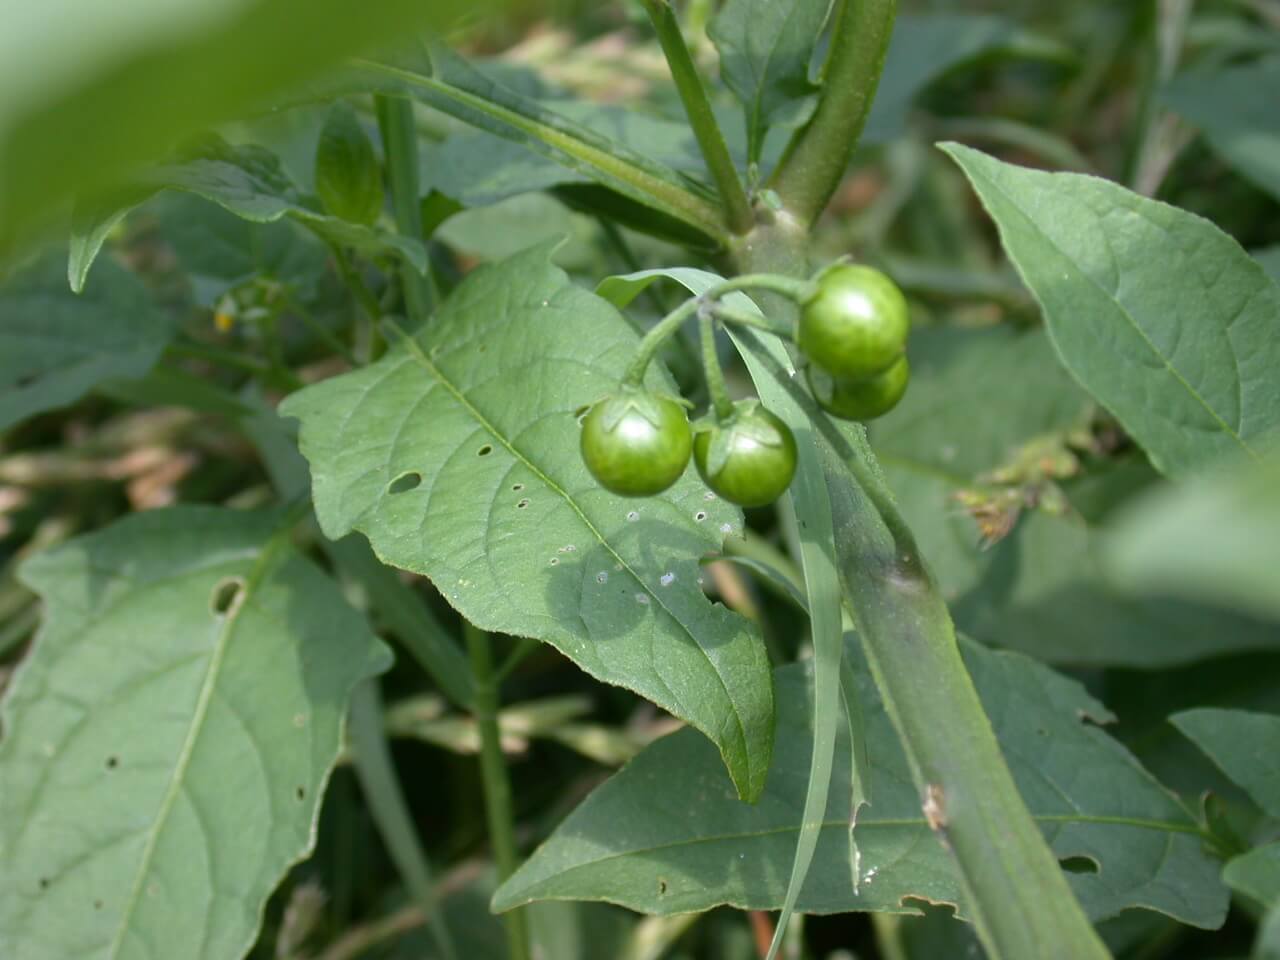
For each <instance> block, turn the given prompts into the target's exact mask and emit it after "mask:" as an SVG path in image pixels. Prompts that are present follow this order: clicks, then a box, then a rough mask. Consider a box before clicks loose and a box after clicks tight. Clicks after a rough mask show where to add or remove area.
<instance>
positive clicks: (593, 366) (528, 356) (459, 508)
mask: <svg viewBox="0 0 1280 960" xmlns="http://www.w3.org/2000/svg"><path fill="white" fill-rule="evenodd" d="M551 249H552V248H551V246H550V245H543V246H540V247H535V248H533V249H531V250H528V251H526V252H524V253H521V254H518V255H517V256H515V257H512V258H511V259H509V260H506V261H504V262H502V263H500V264H495V265H490V266H486V267H483V268H481V269H479V270H477V271H476V272H475V273H473V274H471V275H470V276H469V277H468V278H467V279H466V280H465V281H464V282H463V284H462V285H461V286H459V288H458V289H457V291H456V292H455V293H454V294H453V296H452V297H451V298H450V299H449V301H448V302H447V303H446V304H445V306H444V307H443V308H442V309H441V311H440V313H439V314H438V315H437V316H436V317H435V319H434V320H433V321H432V322H431V323H430V324H429V325H428V328H427V329H426V330H425V331H424V332H422V333H421V334H419V335H418V336H417V338H416V339H414V340H413V341H411V342H408V343H401V344H399V345H398V346H397V347H396V348H395V349H393V350H392V351H390V352H389V353H388V355H387V356H386V357H384V358H383V359H382V360H381V361H379V362H378V363H376V364H373V365H372V366H369V367H366V368H364V369H362V370H359V371H355V372H353V373H348V374H345V375H343V376H341V377H337V378H334V379H332V380H329V381H326V382H324V383H321V384H317V385H315V386H312V387H309V388H307V389H305V390H303V391H302V392H300V393H298V394H295V395H293V396H291V397H289V398H288V399H287V400H286V401H285V403H284V404H283V405H282V407H281V412H283V413H284V414H286V415H288V416H294V417H298V418H299V419H300V420H301V421H302V428H301V447H302V452H303V454H304V455H305V456H306V457H307V459H308V460H309V461H310V463H311V471H312V478H313V491H314V495H315V504H316V512H317V515H318V517H319V518H320V522H321V525H322V526H323V528H324V530H325V533H326V534H328V535H329V536H330V537H331V538H337V537H341V536H343V535H344V534H346V533H347V532H348V531H350V530H352V529H356V530H360V531H362V532H364V533H365V534H366V535H367V536H368V537H369V539H370V542H371V543H372V545H373V548H374V550H375V552H376V553H377V554H378V556H379V557H380V558H381V559H382V560H383V561H384V562H387V563H390V564H392V565H394V566H398V567H401V568H403V569H406V570H413V571H415V572H417V573H422V574H425V575H426V576H428V577H430V578H431V579H432V580H433V581H434V582H435V584H436V586H437V587H438V588H439V589H440V591H441V593H443V595H444V596H445V597H447V598H448V599H449V601H450V602H451V603H452V604H453V605H454V606H455V607H456V608H457V609H458V610H459V612H461V613H462V614H463V616H465V617H466V618H467V619H468V620H470V621H471V622H472V623H474V624H476V626H478V627H481V628H482V629H485V630H489V631H493V632H499V633H508V634H515V635H519V636H529V637H536V638H538V639H542V640H545V641H547V642H549V643H552V644H554V645H555V646H556V647H557V648H558V649H560V650H561V651H562V652H563V653H564V654H565V655H566V656H568V657H570V658H571V659H572V660H574V661H575V662H576V663H577V664H578V665H579V666H581V667H582V668H583V669H584V670H586V671H587V672H588V673H590V674H592V675H593V676H595V677H598V678H599V679H601V680H604V681H606V682H609V683H615V684H618V685H621V686H625V687H629V688H630V689H632V690H635V691H636V692H637V693H639V694H641V695H643V696H645V697H648V698H649V699H651V700H653V701H654V702H655V703H657V704H659V705H660V706H662V707H664V708H666V709H668V710H671V711H672V712H673V713H675V714H676V715H678V716H680V717H682V718H684V719H685V720H687V721H689V722H690V723H691V724H693V725H694V726H695V727H697V728H698V729H700V730H702V731H703V732H704V733H706V734H707V735H708V736H709V737H710V738H711V739H712V740H713V741H715V743H716V744H717V745H718V746H719V748H720V750H721V752H722V753H723V755H724V759H725V762H726V764H727V765H728V767H729V769H730V771H731V773H732V775H733V778H734V781H735V782H736V783H737V784H738V786H739V788H740V790H741V791H742V793H743V795H744V796H747V797H755V796H758V795H759V792H760V790H761V788H762V786H763V784H764V779H765V775H766V772H767V769H768V765H769V755H770V750H771V745H772V726H773V704H772V693H771V679H770V674H769V668H768V662H767V659H766V657H765V654H764V649H763V646H762V642H761V640H760V637H759V635H758V633H757V632H756V630H755V628H754V627H752V626H750V625H749V624H748V622H747V621H746V620H744V619H743V618H741V617H739V616H737V615H736V614H733V613H731V612H730V611H728V610H726V609H725V608H723V607H721V606H719V605H713V604H712V603H711V602H710V601H709V600H708V599H707V597H706V596H705V594H704V593H703V592H702V589H701V586H700V584H699V577H700V574H699V566H698V560H699V558H700V557H701V556H702V555H703V554H705V553H707V552H708V551H711V550H715V549H718V548H719V547H720V545H721V543H722V541H723V539H724V537H725V536H726V535H731V534H734V533H737V532H740V531H741V529H742V516H741V514H740V513H739V512H738V510H737V509H735V508H733V507H731V506H730V505H728V504H726V503H724V502H722V501H720V500H718V499H716V498H715V497H714V496H713V495H712V494H711V493H710V492H709V491H707V490H706V488H705V487H704V486H702V484H701V483H699V482H698V481H697V479H696V478H695V476H694V474H693V471H692V470H690V471H689V472H688V473H687V474H686V476H685V479H683V480H682V481H680V482H679V483H677V484H676V485H675V486H674V487H672V488H671V489H670V490H669V491H667V492H666V493H664V494H662V495H661V496H658V497H653V498H649V499H645V500H626V499H623V498H620V497H617V496H614V495H612V494H610V493H608V492H606V491H605V490H603V489H601V488H600V486H599V485H598V484H597V483H596V482H595V481H594V480H593V479H592V478H591V476H590V474H589V473H588V472H587V470H586V467H585V466H584V465H583V463H582V459H581V456H580V454H579V452H578V442H579V441H578V434H579V428H578V422H577V414H578V413H579V412H580V411H581V410H582V409H584V408H585V407H586V406H587V405H588V404H590V403H593V402H594V401H595V400H597V399H598V398H600V397H601V396H602V395H604V394H606V393H608V392H610V391H611V390H613V389H614V388H616V386H617V385H618V382H619V380H620V378H621V376H622V373H623V371H624V369H625V367H626V365H627V363H628V362H629V360H630V357H631V356H632V355H633V353H634V351H635V348H636V343H637V339H636V335H635V333H634V332H633V331H632V329H631V327H630V326H629V325H628V324H627V322H626V321H625V320H624V319H623V318H622V317H621V315H619V314H618V312H617V311H616V310H615V309H614V308H613V307H611V306H610V305H609V304H607V303H606V302H605V301H603V300H600V299H599V298H597V297H595V296H593V295H591V294H589V293H587V292H586V291H583V290H580V289H578V288H576V287H574V286H573V285H572V284H570V283H569V281H568V278H567V277H566V276H565V275H564V273H562V272H561V271H560V270H559V269H557V268H556V267H554V266H552V265H551V263H550V254H551ZM649 383H650V386H651V387H653V388H656V389H667V390H670V389H672V387H671V385H670V381H669V379H668V378H667V377H666V376H665V375H664V374H663V373H662V372H661V371H659V370H657V369H656V368H655V369H653V370H652V371H651V376H650V381H649Z"/></svg>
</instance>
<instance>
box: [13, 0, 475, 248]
mask: <svg viewBox="0 0 1280 960" xmlns="http://www.w3.org/2000/svg"><path fill="white" fill-rule="evenodd" d="M488 6H489V4H488V3H485V2H480V3H477V2H475V0H434V2H432V3H421V2H419V0H382V2H379V3H376V4H367V5H363V6H359V7H356V6H352V5H351V4H350V3H348V2H346V0H190V2H185V3H173V2H171V0H133V2H129V3H95V4H77V5H75V7H74V13H75V29H74V30H69V29H68V28H67V17H68V14H69V12H70V11H71V10H72V9H73V8H72V7H69V6H68V5H66V4H59V3H54V4H28V3H25V2H23V0H4V2H3V3H0V22H3V23H4V24H5V29H4V31H3V32H2V33H0V248H3V247H5V246H6V245H7V244H8V243H9V242H11V241H13V240H16V239H18V238H21V237H23V236H24V235H26V234H28V233H29V232H30V230H31V229H32V228H33V227H35V226H36V225H37V224H38V223H39V222H40V221H41V220H42V219H44V218H45V217H47V215H48V214H49V213H50V211H51V210H53V209H54V208H55V207H56V206H57V205H59V204H61V203H63V201H64V200H65V198H66V197H68V196H70V195H71V194H72V193H73V192H77V191H83V190H92V189H94V188H96V187H99V186H101V185H104V184H106V183H107V182H109V181H110V180H111V179H113V178H115V177H116V176H119V175H120V174H123V173H127V172H128V171H129V170H130V169H131V168H134V167H136V166H138V165H140V164H143V163H147V162H150V161H152V160H154V159H157V158H158V157H160V156H161V155H162V154H163V153H164V152H165V151H166V150H167V149H169V148H170V147H171V146H172V145H173V144H174V143H176V142H178V141H179V140H180V139H181V138H182V137H184V136H189V135H191V134H193V133H197V132H199V131H201V130H206V129H208V128H210V127H211V126H213V125H215V124H217V123H220V122H222V121H225V120H230V119H234V118H235V117H237V116H239V115H242V114H243V113H244V112H246V111H247V110H249V109H252V108H255V107H258V106H260V105H262V104H263V102H264V101H265V100H266V98H267V97H268V96H269V95H271V94H273V93H275V92H276V91H278V90H281V89H285V88H288V87H291V86H292V85H294V84H296V83H298V82H300V81H302V80H304V79H306V78H308V77H312V76H315V75H316V74H317V73H319V72H320V71H323V70H324V69H325V68H327V67H330V66H331V65H333V64H336V63H338V62H339V61H340V60H341V59H342V58H343V57H346V56H348V55H350V54H352V53H358V52H364V51H368V50H370V49H372V48H376V47H377V46H378V45H379V44H382V43H387V42H398V41H400V40H402V38H404V37H405V36H406V35H412V34H413V33H414V32H415V31H417V30H420V29H422V28H431V27H436V28H439V27H442V26H444V25H445V24H446V23H447V22H448V21H450V20H451V19H452V18H454V17H456V15H457V14H459V13H462V12H466V13H469V14H479V12H480V11H481V10H483V9H484V8H486V7H488ZM282 37H288V38H289V42H288V43H281V42H280V41H281V38H282Z"/></svg>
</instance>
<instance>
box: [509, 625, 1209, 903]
mask: <svg viewBox="0 0 1280 960" xmlns="http://www.w3.org/2000/svg"><path fill="white" fill-rule="evenodd" d="M962 649H963V653H964V657H965V664H966V666H967V668H968V670H969V672H970V673H971V674H972V676H973V680H974V683H975V685H976V686H977V689H978V692H979V694H980V695H981V696H982V698H983V703H984V706H985V707H986V709H987V713H988V714H989V715H990V716H991V717H992V719H993V721H994V723H995V727H996V732H997V735H998V737H999V739H1000V745H1001V748H1002V749H1003V751H1004V755H1005V757H1006V758H1007V760H1008V761H1009V764H1010V767H1011V769H1012V771H1013V774H1014V778H1015V779H1016V781H1017V784H1018V787H1019V789H1020V791H1021V793H1022V795H1023V796H1024V798H1025V799H1026V801H1027V804H1028V805H1029V807H1030V808H1031V810H1032V813H1033V815H1034V816H1035V817H1036V819H1037V821H1038V823H1039V825H1040V827H1041V829H1042V830H1043V831H1044V833H1045V836H1046V838H1047V839H1048V840H1049V842H1050V843H1051V844H1052V846H1053V850H1054V853H1055V855H1056V856H1057V857H1058V858H1060V859H1067V858H1085V859H1086V860H1088V861H1092V862H1093V863H1094V864H1095V865H1096V866H1097V868H1098V869H1097V871H1096V872H1093V871H1086V872H1080V873H1074V872H1073V873H1071V874H1070V877H1069V879H1070V882H1071V886H1072V888H1073V890H1074V891H1075V893H1076V895H1077V896H1079V897H1080V899H1081V901H1082V903H1083V904H1084V906H1085V908H1086V910H1087V911H1088V913H1089V914H1090V915H1091V916H1092V917H1094V918H1099V917H1104V916H1110V915H1113V914H1115V913H1117V912H1119V911H1120V910H1122V909H1125V908H1128V907H1139V906H1140V907H1144V908H1146V909H1152V910H1159V911H1161V912H1164V913H1168V914H1169V915H1171V916H1174V917H1177V918H1178V919H1180V920H1182V921H1183V922H1185V923H1190V924H1193V925H1196V926H1202V927H1206V928H1213V927H1216V926H1217V925H1218V924H1220V923H1221V922H1222V919H1223V917H1224V916H1225V911H1226V906H1227V903H1226V899H1227V898H1226V891H1225V889H1224V888H1223V887H1222V886H1221V884H1220V883H1219V881H1218V878H1217V872H1218V868H1217V864H1216V863H1215V862H1214V861H1213V860H1212V859H1210V858H1209V857H1208V856H1207V855H1206V854H1205V853H1204V851H1203V849H1202V844H1203V841H1202V838H1201V837H1200V835H1199V832H1198V828H1197V827H1196V824H1195V822H1194V821H1193V820H1192V818H1191V817H1190V815H1189V814H1188V813H1187V812H1186V811H1185V810H1184V809H1183V808H1182V807H1181V806H1180V805H1179V804H1178V803H1177V801H1176V800H1174V798H1173V797H1172V796H1171V795H1170V794H1168V793H1167V792H1166V791H1165V790H1164V789H1163V788H1161V787H1160V786H1159V784H1157V783H1156V782H1155V781H1154V780H1153V779H1152V778H1151V777H1150V776H1149V775H1148V774H1147V773H1146V772H1145V771H1144V770H1143V769H1142V768H1141V767H1140V766H1139V765H1138V764H1137V762H1136V761H1135V760H1134V759H1133V757H1132V756H1130V755H1129V753H1128V752H1127V751H1126V750H1125V749H1124V748H1123V747H1121V746H1120V745H1119V744H1118V743H1116V742H1115V741H1114V740H1112V739H1111V738H1110V737H1108V736H1107V735H1106V734H1104V733H1103V732H1102V731H1101V730H1100V729H1098V727H1096V726H1095V725H1093V724H1092V723H1086V722H1082V718H1088V719H1091V720H1094V721H1105V720H1108V719H1110V716H1109V714H1108V713H1107V712H1106V710H1105V709H1104V708H1103V707H1102V706H1101V704H1099V703H1098V702H1097V701H1095V700H1094V699H1093V698H1091V697H1090V696H1089V695H1088V694H1087V693H1085V691H1084V689H1083V688H1082V687H1081V686H1080V685H1079V684H1077V683H1076V682H1074V681H1072V680H1068V679H1066V678H1064V677H1061V676H1059V675H1057V674H1055V673H1053V672H1052V671H1050V670H1049V669H1047V668H1045V667H1043V666H1040V665H1039V664H1036V663H1035V662H1034V661H1032V660H1029V659H1027V658H1025V657H1022V656H1020V655H1018V654H1010V653H993V652H990V651H987V650H984V649H982V648H981V647H979V646H977V645H975V644H972V643H963V644H962ZM845 656H846V657H847V658H849V659H850V661H851V662H852V663H853V665H854V667H855V670H856V672H857V681H858V687H859V699H860V702H861V703H862V705H863V709H864V713H865V723H866V729H867V739H868V743H869V744H870V753H871V764H872V768H873V771H874V773H873V776H874V782H875V796H874V798H873V802H872V804H871V805H870V806H869V807H866V808H865V809H864V810H863V811H862V813H861V815H860V816H859V818H858V826H857V834H858V838H859V839H858V849H859V851H860V854H861V858H860V861H859V862H858V863H857V864H854V863H853V862H851V859H850V852H849V844H848V837H847V833H848V828H849V810H850V806H849V802H850V794H849V784H850V775H849V774H850V771H849V762H850V760H849V750H848V743H847V741H846V740H845V736H844V733H843V731H842V733H841V736H840V740H841V745H840V746H841V747H843V749H841V748H839V747H838V748H837V751H836V761H835V772H834V778H833V781H832V782H833V784H834V785H835V788H834V789H833V790H832V792H831V796H830V798H829V800H828V804H827V809H826V816H825V819H824V822H823V829H822V837H821V840H820V842H819V844H818V849H817V856H816V857H815V859H814V863H813V868H812V871H811V873H810V876H809V879H808V882H807V883H806V884H805V887H804V892H803V894H802V895H801V897H800V903H799V909H800V910H802V911H804V912H809V913H835V912H845V911H850V910H889V911H895V912H896V911H900V910H902V909H904V908H903V904H902V898H904V897H915V898H918V899H925V900H928V901H931V902H934V903H939V902H945V903H958V904H959V905H960V910H961V913H965V912H966V911H967V909H968V908H967V904H966V902H965V897H964V894H963V891H962V889H961V887H960V883H959V879H958V877H957V874H956V870H955V867H954V865H953V861H952V859H951V857H950V855H949V854H948V853H947V851H946V850H945V849H944V848H943V847H942V845H941V844H939V843H937V842H936V841H935V840H934V839H933V838H932V834H931V832H930V830H929V827H928V825H927V823H926V822H925V818H924V816H923V815H922V813H921V804H920V797H919V794H918V793H917V792H916V789H915V787H914V786H913V784H912V781H911V776H910V772H909V771H908V769H907V764H906V760H905V758H904V756H903V754H902V752H901V749H900V748H899V746H898V745H897V737H896V736H895V734H894V731H893V727H892V724H891V722H890V719H889V717H888V716H887V715H886V713H885V711H884V707H883V705H882V703H881V701H880V699H879V697H878V696H877V694H876V690H875V684H874V682H873V681H872V678H871V677H870V675H869V671H868V668H867V666H866V663H865V660H864V659H863V657H862V654H861V651H860V650H859V648H858V646H857V645H856V644H854V643H852V642H848V643H846V647H845ZM811 672H812V667H811V665H810V664H807V663H806V664H795V665H791V666H787V667H783V668H782V669H780V670H779V671H777V674H776V677H777V691H778V694H777V695H778V740H777V750H776V752H775V757H776V760H775V765H774V770H773V772H772V774H771V775H770V778H769V784H768V786H767V787H766V788H765V792H764V795H763V796H762V797H761V798H760V801H759V802H758V803H757V804H755V805H747V804H744V803H741V802H740V801H738V800H737V799H736V798H735V796H734V794H733V791H732V787H731V785H730V783H729V782H728V780H727V779H726V778H725V776H724V774H723V772H722V771H721V770H720V769H719V766H718V764H716V763H715V758H714V755H713V754H712V753H711V751H710V750H708V749H707V747H706V745H705V744H704V743H702V742H701V741H700V740H699V738H697V737H695V736H691V735H690V734H689V733H686V732H677V733H675V734H672V735H671V736H669V737H666V738H664V739H662V740H660V741H658V742H657V743H654V744H652V745H651V746H649V747H648V748H646V749H645V750H644V751H643V752H642V753H641V754H640V756H638V757H637V758H636V759H635V760H633V761H632V762H631V764H629V765H628V766H627V767H626V768H624V769H623V770H622V771H621V772H620V773H618V774H616V775H615V776H614V777H613V778H611V779H610V780H609V781H608V782H606V783H605V784H604V785H603V786H601V787H599V788H597V789H596V791H595V792H594V793H592V794H591V796H590V797H588V798H587V800H586V801H585V802H584V803H583V804H582V805H581V806H580V807H578V809H577V810H575V811H574V812H573V813H572V814H570V815H569V817H568V818H567V819H566V820H565V821H564V822H563V823H562V824H561V825H560V826H559V827H558V828H557V830H556V832H555V833H554V834H553V835H552V836H551V838H550V839H549V840H547V841H546V842H545V843H544V844H543V845H542V846H541V847H539V848H538V850H536V851H535V852H534V854H533V856H532V857H530V858H529V860H528V861H527V862H526V863H525V864H524V865H523V866H522V867H521V868H520V869H519V870H518V871H517V872H516V873H515V874H514V875H513V876H512V877H511V879H510V880H508V881H507V882H506V883H505V884H504V885H503V886H502V887H501V888H499V890H498V892H497V894H496V895H495V898H494V906H495V908H496V909H510V908H511V907H515V906H518V905H520V904H523V903H528V902H530V901H533V900H542V899H577V898H581V899H590V900H599V899H603V900H607V901H610V902H616V903H620V904H622V905H624V906H627V907H630V908H632V909H636V910H641V911H645V912H652V913H663V914H668V913H679V912H683V911H689V910H705V909H709V908H710V907H712V906H715V905H716V904H721V903H728V904H731V905H733V906H736V907H739V908H743V909H760V910H769V909H777V908H778V906H779V905H780V904H781V903H782V901H783V898H784V895H785V890H786V878H787V875H788V865H789V864H790V862H791V857H792V851H793V849H794V843H795V837H796V834H797V832H798V830H799V827H800V821H801V816H800V810H801V808H802V806H803V799H802V798H803V797H804V794H805V789H806V783H807V780H808V757H809V755H810V748H811V743H812V726H811V720H810V710H811V691H810V687H811ZM672 770H680V771H681V773H682V775H681V776H679V777H672V776H671V771H672ZM855 869H856V870H857V876H858V879H859V880H860V883H859V885H858V888H857V892H855V891H854V886H853V882H852V881H853V878H854V875H855V874H854V870H855Z"/></svg>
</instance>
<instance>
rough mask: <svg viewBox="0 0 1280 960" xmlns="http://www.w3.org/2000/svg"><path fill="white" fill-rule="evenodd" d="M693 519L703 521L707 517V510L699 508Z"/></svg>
mask: <svg viewBox="0 0 1280 960" xmlns="http://www.w3.org/2000/svg"><path fill="white" fill-rule="evenodd" d="M693 519H695V520H697V521H698V522H699V523H701V522H702V521H703V520H705V519H707V512H706V511H705V510H699V511H698V512H697V513H695V514H694V515H693Z"/></svg>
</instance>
